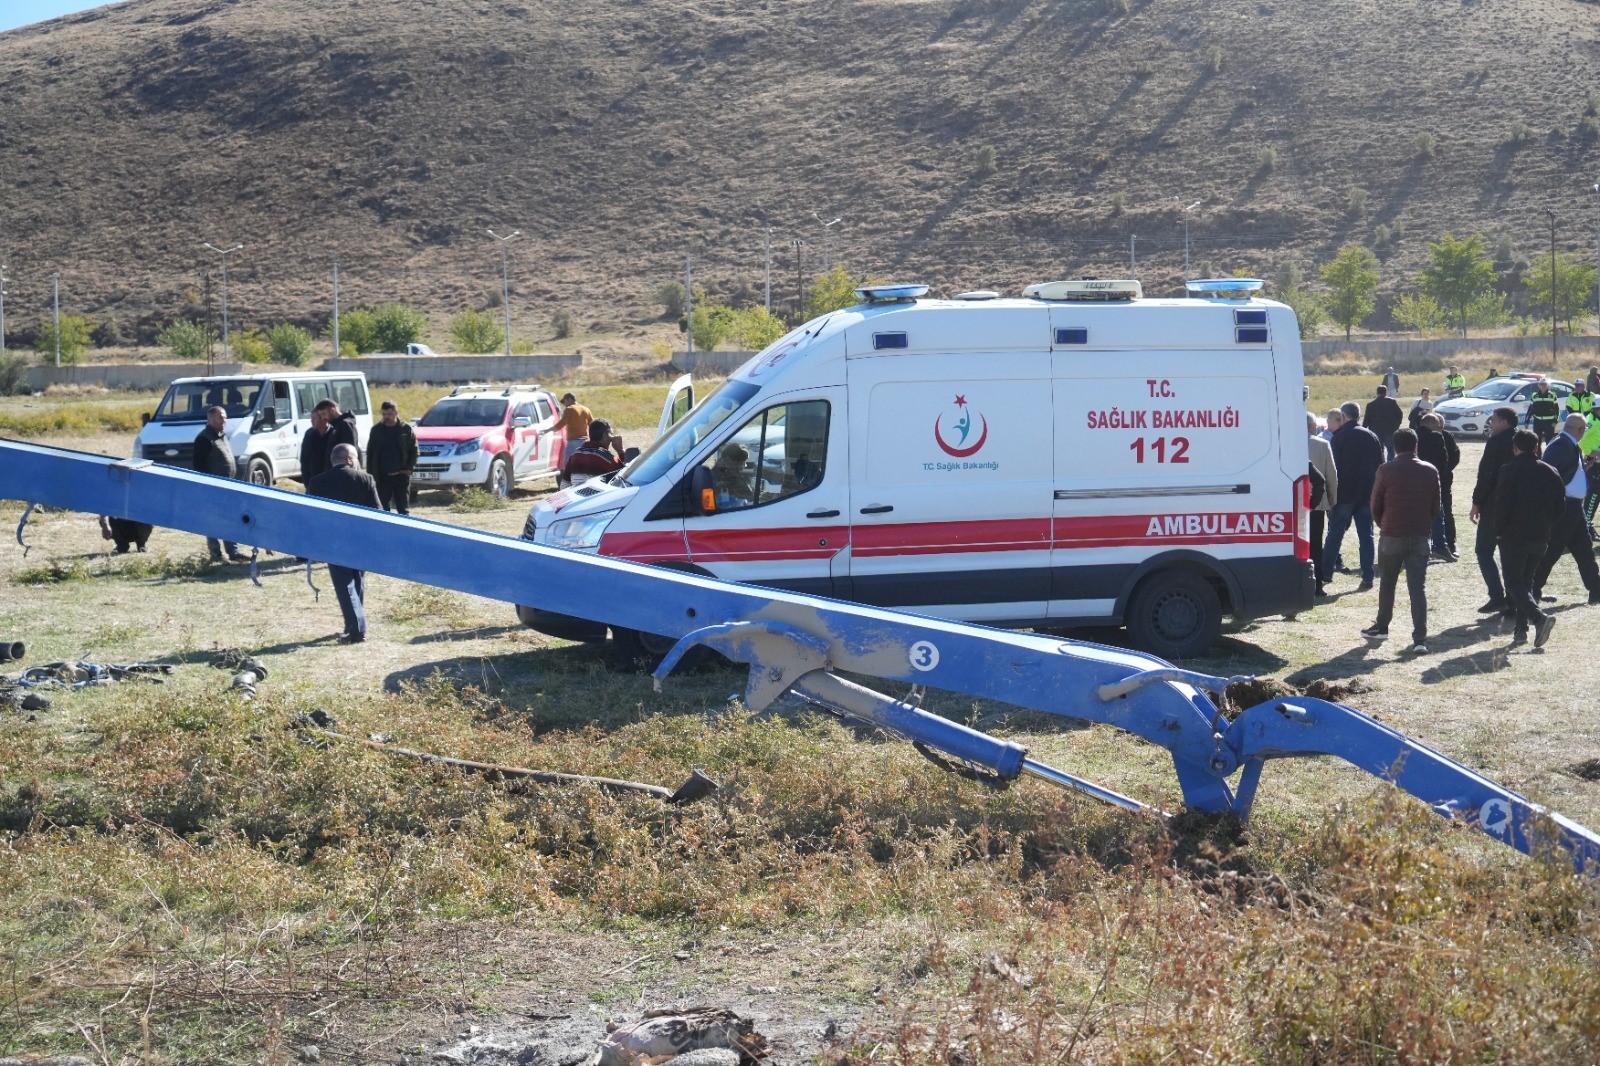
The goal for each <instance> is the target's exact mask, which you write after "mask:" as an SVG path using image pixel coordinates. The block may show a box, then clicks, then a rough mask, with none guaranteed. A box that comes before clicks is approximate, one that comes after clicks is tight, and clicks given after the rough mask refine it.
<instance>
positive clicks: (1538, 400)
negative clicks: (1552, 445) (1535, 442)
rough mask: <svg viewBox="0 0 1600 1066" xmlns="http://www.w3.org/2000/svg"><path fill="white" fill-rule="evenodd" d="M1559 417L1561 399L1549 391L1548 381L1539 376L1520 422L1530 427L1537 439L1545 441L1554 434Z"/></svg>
mask: <svg viewBox="0 0 1600 1066" xmlns="http://www.w3.org/2000/svg"><path fill="white" fill-rule="evenodd" d="M1560 418H1561V401H1560V400H1558V399H1556V394H1555V393H1553V392H1551V391H1550V382H1549V381H1548V380H1546V379H1544V378H1540V379H1539V385H1538V388H1536V389H1535V390H1534V393H1533V395H1532V396H1530V397H1528V415H1527V417H1526V418H1524V419H1523V421H1522V424H1523V425H1525V426H1529V427H1531V428H1532V429H1533V431H1534V432H1535V433H1537V434H1538V435H1539V440H1540V441H1541V442H1545V441H1548V440H1549V439H1550V438H1551V437H1554V436H1555V435H1556V422H1557V420H1559V419H1560Z"/></svg>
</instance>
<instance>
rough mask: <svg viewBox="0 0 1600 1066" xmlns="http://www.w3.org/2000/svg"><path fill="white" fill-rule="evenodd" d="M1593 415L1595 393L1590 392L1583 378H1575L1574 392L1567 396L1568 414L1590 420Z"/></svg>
mask: <svg viewBox="0 0 1600 1066" xmlns="http://www.w3.org/2000/svg"><path fill="white" fill-rule="evenodd" d="M1593 413H1594V393H1592V392H1590V391H1589V386H1587V385H1585V384H1584V381H1583V379H1582V378H1574V379H1573V381H1572V392H1571V394H1570V395H1568V396H1567V414H1569V415H1582V416H1583V417H1584V418H1588V417H1589V416H1590V415H1591V414H1593Z"/></svg>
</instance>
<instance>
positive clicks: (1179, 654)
mask: <svg viewBox="0 0 1600 1066" xmlns="http://www.w3.org/2000/svg"><path fill="white" fill-rule="evenodd" d="M1125 622H1126V624H1127V627H1128V632H1129V634H1130V635H1132V637H1133V642H1134V644H1135V645H1136V646H1138V647H1139V648H1141V649H1143V650H1144V651H1148V652H1150V653H1152V654H1154V655H1159V656H1161V658H1163V659H1186V658H1189V657H1190V656H1194V655H1202V654H1204V653H1205V652H1206V650H1207V649H1208V648H1210V647H1211V645H1212V644H1213V643H1214V642H1215V641H1216V639H1217V637H1218V635H1220V634H1221V632H1222V601H1221V599H1219V598H1218V596H1217V590H1216V589H1214V588H1212V587H1211V583H1210V582H1209V581H1207V580H1206V579H1205V578H1203V577H1201V576H1200V575H1199V574H1195V573H1191V572H1189V571H1186V570H1164V571H1161V572H1160V573H1156V574H1151V575H1150V576H1149V577H1147V578H1145V579H1144V580H1143V581H1142V582H1140V584H1139V587H1138V588H1137V589H1135V590H1134V593H1133V597H1132V599H1130V600H1129V601H1128V614H1127V618H1126V619H1125Z"/></svg>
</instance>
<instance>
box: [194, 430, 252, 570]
mask: <svg viewBox="0 0 1600 1066" xmlns="http://www.w3.org/2000/svg"><path fill="white" fill-rule="evenodd" d="M227 424H228V412H227V411H225V410H224V409H223V408H221V407H212V408H208V409H207V410H206V428H205V429H202V430H201V431H200V433H199V435H198V436H196V437H195V439H194V468H195V469H196V470H198V471H199V472H200V473H202V474H210V475H212V476H213V477H226V478H233V477H238V476H239V472H238V469H237V467H236V466H235V465H234V461H233V446H232V445H230V444H229V443H228V437H227V433H226V426H227ZM206 550H207V551H209V552H210V553H211V561H212V562H214V563H220V562H222V560H223V557H224V556H226V557H227V558H228V559H230V560H232V561H233V562H236V563H242V562H244V561H245V556H244V553H243V552H241V551H240V550H239V546H238V545H237V544H235V543H233V542H232V541H231V540H218V539H217V538H215V537H207V538H206Z"/></svg>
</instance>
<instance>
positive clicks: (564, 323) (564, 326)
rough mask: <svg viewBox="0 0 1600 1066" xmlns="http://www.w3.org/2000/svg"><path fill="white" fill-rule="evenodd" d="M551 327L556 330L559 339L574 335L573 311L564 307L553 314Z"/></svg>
mask: <svg viewBox="0 0 1600 1066" xmlns="http://www.w3.org/2000/svg"><path fill="white" fill-rule="evenodd" d="M550 328H551V329H552V330H553V331H554V332H555V335H556V339H557V340H560V339H562V338H564V337H570V336H572V312H571V311H568V310H567V309H566V308H562V309H561V310H559V311H557V312H556V313H555V314H553V315H551V316H550Z"/></svg>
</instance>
